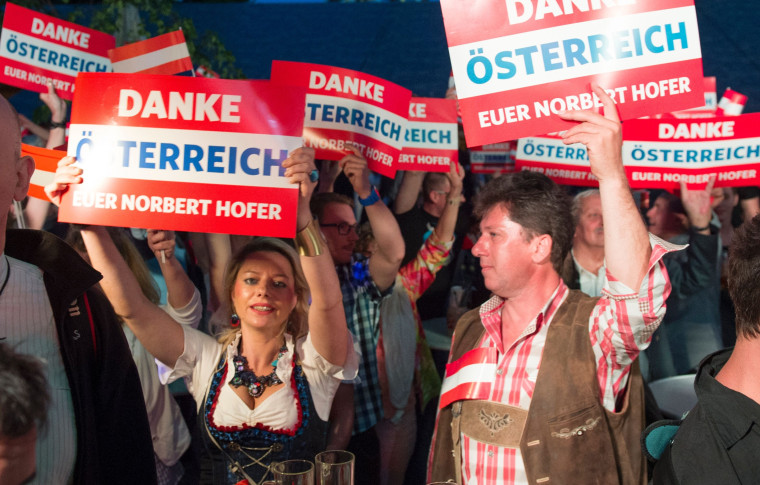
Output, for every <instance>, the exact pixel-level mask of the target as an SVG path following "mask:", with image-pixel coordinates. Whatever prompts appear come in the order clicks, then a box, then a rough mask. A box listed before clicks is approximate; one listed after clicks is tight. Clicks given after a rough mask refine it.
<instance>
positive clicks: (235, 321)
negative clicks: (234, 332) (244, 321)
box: [230, 313, 240, 328]
mask: <svg viewBox="0 0 760 485" xmlns="http://www.w3.org/2000/svg"><path fill="white" fill-rule="evenodd" d="M230 326H231V327H232V328H238V327H239V326H240V317H239V316H238V315H237V313H233V314H232V315H231V316H230Z"/></svg>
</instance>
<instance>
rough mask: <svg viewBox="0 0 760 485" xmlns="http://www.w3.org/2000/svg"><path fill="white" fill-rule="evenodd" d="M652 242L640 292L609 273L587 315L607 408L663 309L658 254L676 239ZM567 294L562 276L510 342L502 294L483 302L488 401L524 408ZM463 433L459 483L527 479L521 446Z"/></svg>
mask: <svg viewBox="0 0 760 485" xmlns="http://www.w3.org/2000/svg"><path fill="white" fill-rule="evenodd" d="M650 242H651V244H652V256H651V258H650V260H649V271H648V272H647V274H646V276H645V277H644V281H643V282H642V283H641V288H640V289H639V292H638V293H636V292H635V291H633V290H631V289H630V288H628V287H627V286H625V285H624V284H623V283H621V282H619V281H617V280H616V279H615V277H614V276H613V275H612V274H610V273H609V272H607V282H606V283H605V284H604V288H603V290H602V297H601V298H600V300H599V302H598V303H597V304H596V306H595V307H594V310H593V311H592V312H591V316H590V317H589V338H590V339H591V346H592V348H593V350H594V356H595V358H596V363H597V378H598V380H599V388H600V389H601V395H600V396H599V398H600V399H601V400H602V404H603V405H604V407H605V408H606V409H608V410H610V411H614V410H615V403H616V401H617V399H618V397H619V396H620V395H621V392H622V391H624V390H625V387H626V383H627V382H628V375H629V372H630V365H631V363H633V361H634V360H635V359H636V357H637V356H638V354H639V353H640V352H641V351H642V350H644V349H645V348H646V347H647V346H648V345H649V341H650V340H651V338H652V333H653V332H654V331H655V330H656V329H657V327H658V325H659V324H660V321H662V317H663V316H664V315H665V299H666V298H667V296H668V294H669V293H670V281H669V280H668V276H667V272H666V270H665V266H664V264H663V263H662V261H661V258H662V256H663V255H664V254H665V253H667V252H670V251H673V250H676V249H678V248H679V246H675V245H672V244H669V243H665V242H663V241H662V240H660V239H658V238H656V237H654V236H651V235H650ZM568 293H569V290H568V288H567V286H566V285H565V284H564V283H563V282H561V281H560V284H559V286H558V287H557V289H556V290H555V292H554V294H553V295H552V296H551V298H549V300H548V301H547V303H546V305H545V306H544V308H543V310H542V311H541V312H540V313H539V314H538V315H537V316H536V318H534V319H533V321H531V322H530V324H529V325H528V326H527V327H526V328H525V330H524V331H523V332H522V333H521V334H520V336H519V337H518V339H517V340H516V341H515V342H513V343H512V344H511V346H509V347H508V348H505V342H503V341H502V339H501V310H502V308H503V306H504V300H503V299H502V298H500V297H498V296H496V295H494V296H493V297H491V298H490V299H489V300H488V301H486V302H485V303H484V304H483V305H481V307H480V318H481V321H482V323H483V326H484V327H485V330H486V331H485V333H484V335H483V338H482V340H481V342H480V347H495V348H496V349H497V351H498V365H497V370H496V375H495V376H494V380H493V385H492V388H491V396H490V400H491V401H494V402H500V403H504V404H509V405H512V406H517V407H520V408H523V409H528V408H529V407H530V402H531V399H532V397H533V390H534V388H535V386H536V376H537V375H538V369H539V367H540V365H541V353H542V351H543V348H544V344H545V343H546V334H547V331H548V328H549V325H550V324H551V321H552V318H553V317H554V314H555V312H556V310H557V308H558V307H559V306H560V304H561V303H562V302H563V301H564V300H565V298H566V297H567V295H568ZM461 438H462V441H461V443H462V444H461V446H462V483H463V484H472V485H475V484H477V485H486V484H488V485H491V484H494V485H495V484H499V485H502V484H504V485H507V484H510V485H511V484H514V485H527V484H528V478H527V476H526V474H525V467H524V466H523V461H522V455H521V453H520V450H519V449H512V448H502V447H499V446H494V445H488V444H484V443H480V442H478V441H476V440H474V439H470V438H469V437H467V436H465V435H464V434H462V436H461ZM433 439H434V440H435V436H434V437H433ZM434 446H435V442H433V447H434ZM431 466H434V465H432V464H431ZM430 469H432V468H430Z"/></svg>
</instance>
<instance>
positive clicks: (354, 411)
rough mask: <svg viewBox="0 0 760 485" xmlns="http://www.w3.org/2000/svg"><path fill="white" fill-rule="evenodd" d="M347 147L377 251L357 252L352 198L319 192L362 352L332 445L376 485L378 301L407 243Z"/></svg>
mask: <svg viewBox="0 0 760 485" xmlns="http://www.w3.org/2000/svg"><path fill="white" fill-rule="evenodd" d="M346 146H347V147H348V149H349V153H348V155H346V156H345V157H343V159H341V160H340V162H339V165H340V168H341V170H343V173H344V174H345V175H346V176H347V177H348V180H349V181H350V182H351V185H352V186H353V189H354V191H355V192H356V194H357V195H358V197H359V203H360V204H361V205H362V206H363V208H364V210H365V211H366V213H367V218H368V219H369V223H370V225H371V226H372V233H373V234H374V237H375V241H376V242H377V251H375V252H374V253H373V254H372V256H371V257H370V258H365V257H364V256H362V255H361V254H358V253H355V252H354V246H355V244H356V242H357V241H358V240H359V236H358V227H359V225H358V224H357V222H356V217H355V215H354V209H353V201H352V200H351V199H349V198H347V197H345V196H341V195H339V194H334V193H320V194H317V195H315V196H314V197H313V198H312V201H311V209H312V213H313V214H314V215H315V216H316V217H317V219H319V225H320V226H321V228H322V233H323V234H324V236H325V240H326V241H327V246H328V248H330V254H331V255H332V258H333V261H335V269H336V271H337V272H338V279H339V280H340V286H341V291H342V292H343V307H344V309H345V311H346V321H347V323H348V329H349V330H350V331H351V333H352V334H353V336H354V339H355V341H357V342H358V344H359V346H360V348H361V353H362V362H361V365H360V366H359V376H358V378H357V380H356V382H354V384H353V385H351V384H342V385H341V387H340V389H339V390H338V393H337V394H336V396H335V399H334V400H333V409H332V411H331V415H330V421H331V430H330V433H331V435H330V436H329V437H328V447H329V448H332V449H336V448H342V449H348V450H349V451H351V452H352V453H354V455H356V468H357V472H356V476H357V481H356V483H357V484H359V483H369V484H373V483H378V479H379V476H380V469H379V462H380V444H379V441H378V438H377V434H376V433H375V424H377V422H378V421H379V420H380V419H381V418H382V417H383V403H382V395H381V389H380V381H379V377H378V371H377V354H376V348H377V344H378V338H379V330H378V320H379V318H380V302H381V300H382V299H383V298H384V297H385V296H387V295H389V294H390V290H391V289H392V287H393V283H394V281H395V279H396V275H397V274H398V270H399V266H400V265H401V260H402V258H403V257H404V239H403V237H402V236H401V230H400V229H399V226H398V224H397V223H396V218H395V217H393V213H391V211H390V210H389V209H388V207H387V206H386V205H385V204H384V203H383V201H382V200H381V199H380V197H379V195H378V193H377V190H376V189H375V188H374V187H373V186H372V185H371V184H370V182H369V168H368V167H367V160H366V159H365V158H364V156H362V154H361V152H360V151H359V149H358V148H356V147H354V146H353V145H346ZM352 388H353V389H352ZM352 397H353V399H352ZM352 402H353V406H351V403H352ZM351 417H353V433H352V436H351V440H350V442H349V443H348V444H347V446H346V443H345V438H343V437H346V438H347V437H348V435H349V433H348V431H349V429H348V428H349V427H350V426H351V419H350V418H351Z"/></svg>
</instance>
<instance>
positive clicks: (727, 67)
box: [12, 0, 760, 113]
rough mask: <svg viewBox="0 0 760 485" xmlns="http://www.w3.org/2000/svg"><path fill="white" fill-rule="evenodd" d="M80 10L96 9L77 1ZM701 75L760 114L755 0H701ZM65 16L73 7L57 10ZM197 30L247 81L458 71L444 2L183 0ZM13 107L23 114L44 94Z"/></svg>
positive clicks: (430, 78)
mask: <svg viewBox="0 0 760 485" xmlns="http://www.w3.org/2000/svg"><path fill="white" fill-rule="evenodd" d="M77 7H78V8H85V9H86V8H90V7H87V6H84V5H78V6H77ZM696 7H697V18H698V22H699V30H700V37H701V45H702V57H703V66H704V73H705V75H706V76H716V77H717V86H718V89H717V93H718V99H720V96H721V95H722V94H723V91H724V90H725V89H726V87H731V88H732V89H734V90H735V91H739V92H740V93H742V94H745V95H747V96H748V97H749V99H748V101H747V105H746V107H745V110H744V112H745V113H748V112H757V111H760V57H759V56H758V53H757V52H758V46H760V26H759V25H758V21H759V20H760V14H758V7H760V5H758V3H756V2H754V1H746V0H745V1H739V0H722V1H715V0H697V1H696ZM56 8H57V9H58V11H59V12H61V13H62V14H65V13H66V12H67V11H68V9H70V8H71V7H70V6H64V5H60V6H57V7H56ZM175 10H176V11H177V12H178V13H179V14H180V15H181V16H184V17H190V18H192V19H193V21H194V23H195V26H196V28H197V29H198V31H199V32H201V31H203V30H205V29H209V30H213V31H216V32H217V33H218V34H219V36H220V37H221V39H222V40H223V41H224V43H225V45H226V46H227V48H228V49H229V50H231V51H232V52H233V53H234V54H235V57H236V59H237V66H238V67H239V68H240V69H242V71H243V73H244V74H245V76H246V77H248V78H250V79H268V78H269V73H270V68H271V63H272V60H274V59H279V60H288V61H301V62H313V63H317V64H328V65H334V66H338V67H344V68H348V69H354V70H358V71H362V72H366V73H368V74H373V75H375V76H378V77H380V78H383V79H387V80H390V81H393V82H395V83H397V84H400V85H401V86H404V87H406V88H408V89H410V90H412V92H413V93H414V94H415V95H416V96H423V97H443V95H444V93H445V92H446V88H447V86H448V78H449V73H450V71H451V65H450V62H449V56H448V50H447V46H446V36H445V33H444V29H443V20H442V17H441V9H440V5H439V4H438V3H437V2H424V3H418V2H411V3H407V2H402V3H396V2H394V3H374V2H373V3H309V4H292V3H288V4H257V3H177V4H176V5H175ZM12 101H13V103H14V104H15V105H16V106H17V108H18V109H19V110H20V111H21V112H24V113H27V112H29V111H30V110H33V109H34V107H35V106H36V105H37V103H38V101H37V95H36V94H30V93H21V94H17V95H15V96H13V98H12Z"/></svg>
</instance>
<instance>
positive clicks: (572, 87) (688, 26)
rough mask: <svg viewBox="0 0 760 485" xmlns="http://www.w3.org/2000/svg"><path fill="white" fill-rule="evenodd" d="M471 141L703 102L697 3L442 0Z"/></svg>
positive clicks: (684, 0) (680, 0) (489, 140)
mask: <svg viewBox="0 0 760 485" xmlns="http://www.w3.org/2000/svg"><path fill="white" fill-rule="evenodd" d="M441 9H442V11H443V20H444V24H445V28H446V37H447V41H448V45H449V55H450V57H451V64H452V67H453V71H454V77H455V80H456V88H457V96H458V98H459V106H460V108H461V110H462V121H463V124H464V131H465V138H466V140H467V146H478V145H486V144H490V143H498V142H501V141H505V140H508V139H516V138H522V137H526V136H532V135H538V134H543V133H550V132H557V131H561V130H563V129H567V128H568V127H569V126H570V124H569V123H568V122H565V121H563V120H561V119H560V118H559V117H558V116H556V114H557V113H558V112H560V111H565V110H573V109H589V108H594V107H598V106H601V103H600V102H599V100H598V99H597V97H596V96H595V95H593V94H592V93H591V91H590V88H589V85H590V82H592V81H595V82H597V83H599V84H600V85H601V86H603V87H604V88H605V89H607V92H608V93H610V95H611V96H612V97H613V99H615V101H616V102H617V103H618V109H619V111H620V115H621V117H622V118H623V119H630V118H638V117H641V116H645V115H651V114H656V113H663V112H673V111H677V110H681V109H686V108H693V107H696V106H701V105H702V103H703V102H704V97H703V81H702V79H703V76H702V54H701V50H700V45H699V31H698V28H697V18H696V12H695V9H694V2H693V0H671V1H669V2H667V6H663V2H659V1H656V0H638V1H636V2H634V1H633V0H616V1H609V2H607V1H605V2H588V1H584V0H581V1H577V2H576V1H574V2H555V1H550V2H545V1H538V2H536V1H531V0H482V1H479V2H475V3H473V2H465V1H462V0H441Z"/></svg>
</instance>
